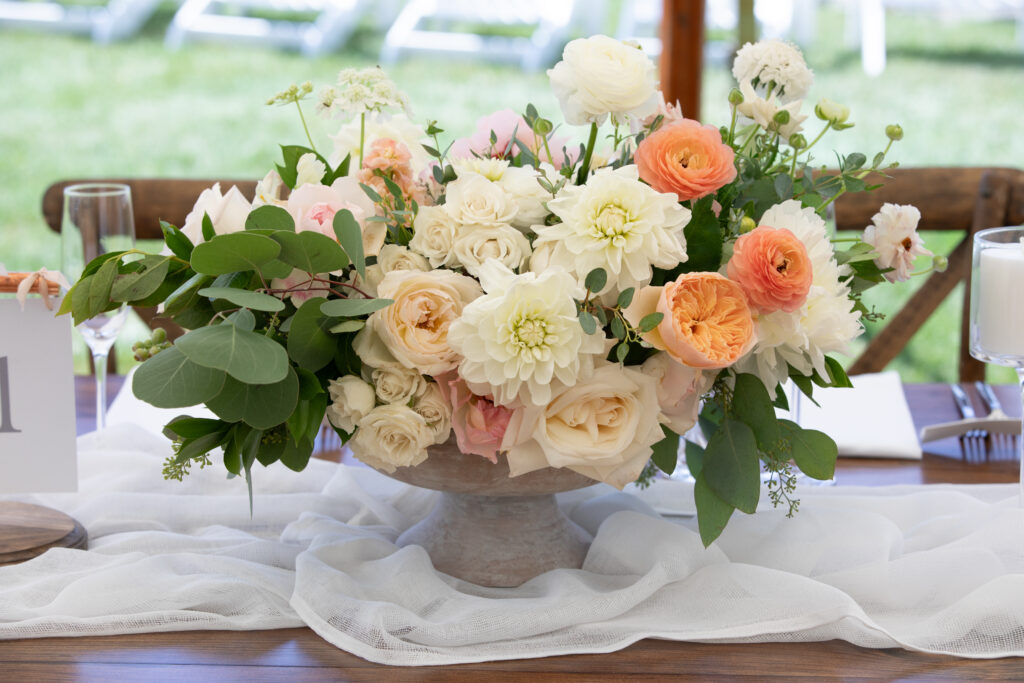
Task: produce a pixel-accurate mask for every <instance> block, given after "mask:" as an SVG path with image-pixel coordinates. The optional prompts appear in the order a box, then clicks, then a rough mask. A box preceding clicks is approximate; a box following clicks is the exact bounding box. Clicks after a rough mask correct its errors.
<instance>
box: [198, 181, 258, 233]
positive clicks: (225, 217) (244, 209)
mask: <svg viewBox="0 0 1024 683" xmlns="http://www.w3.org/2000/svg"><path fill="white" fill-rule="evenodd" d="M251 210H252V205H251V204H250V203H249V200H247V199H246V198H245V197H243V196H242V193H241V191H240V190H239V189H238V188H237V187H236V186H234V185H232V186H231V189H230V190H228V191H227V193H226V194H221V193H220V183H214V185H213V187H211V188H208V189H206V190H203V191H202V193H201V194H200V195H199V199H197V200H196V203H195V206H193V207H192V211H190V212H189V214H188V216H186V217H185V225H183V226H182V227H181V231H182V232H183V233H185V236H186V237H188V238H189V239H190V240H192V243H193V244H199V243H200V242H203V241H204V240H203V216H204V215H209V216H210V222H211V223H213V231H214V232H215V233H217V234H218V235H226V234H227V233H229V232H239V231H241V230H245V219H246V218H247V217H248V216H249V212H250V211H251Z"/></svg>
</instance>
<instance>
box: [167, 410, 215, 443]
mask: <svg viewBox="0 0 1024 683" xmlns="http://www.w3.org/2000/svg"><path fill="white" fill-rule="evenodd" d="M226 428H227V425H226V424H225V423H224V421H223V420H214V419H211V418H208V417H192V416H191V415H179V416H178V417H176V418H174V419H173V420H171V421H170V422H168V423H167V424H166V425H164V429H163V433H164V436H166V437H167V438H169V439H173V438H175V437H176V436H177V437H181V438H184V439H196V438H199V437H200V436H205V435H206V434H212V433H213V432H217V431H221V430H224V429H226Z"/></svg>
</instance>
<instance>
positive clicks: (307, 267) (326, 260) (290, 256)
mask: <svg viewBox="0 0 1024 683" xmlns="http://www.w3.org/2000/svg"><path fill="white" fill-rule="evenodd" d="M273 239H274V240H275V241H276V242H277V243H278V244H280V245H281V253H280V254H278V256H277V258H278V259H279V260H281V261H283V262H285V263H287V264H288V265H290V266H293V267H295V268H298V269H299V270H301V271H303V272H305V273H330V272H332V271H335V270H341V269H342V268H344V267H345V266H347V265H348V257H347V256H346V255H345V252H344V251H343V250H342V248H341V247H340V246H339V245H338V243H337V242H335V241H334V240H332V239H331V238H330V237H328V236H327V235H321V234H320V233H318V232H313V231H309V230H307V231H303V232H284V231H281V232H276V233H274V237H273Z"/></svg>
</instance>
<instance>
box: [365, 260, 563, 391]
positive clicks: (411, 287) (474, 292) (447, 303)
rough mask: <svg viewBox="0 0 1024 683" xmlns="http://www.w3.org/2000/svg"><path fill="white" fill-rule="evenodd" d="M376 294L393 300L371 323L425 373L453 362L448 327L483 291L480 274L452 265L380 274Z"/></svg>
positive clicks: (403, 359) (396, 352)
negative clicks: (465, 272) (457, 270)
mask: <svg viewBox="0 0 1024 683" xmlns="http://www.w3.org/2000/svg"><path fill="white" fill-rule="evenodd" d="M377 294H378V296H379V297H380V298H382V299H391V300H393V301H394V303H393V304H391V305H390V306H388V307H387V308H384V309H381V310H379V311H375V312H374V313H373V314H371V315H370V317H369V318H368V319H367V328H368V329H369V330H372V331H373V332H374V333H376V334H377V335H379V336H380V339H381V341H383V342H384V346H386V347H387V349H388V351H389V352H390V353H391V355H393V356H394V357H395V359H396V360H397V361H398V362H399V363H401V364H402V365H404V366H405V367H407V368H412V369H414V370H417V371H419V372H421V373H423V374H425V375H439V374H441V373H442V372H447V371H449V370H452V369H454V368H455V366H456V365H457V364H458V354H457V353H456V352H455V351H454V350H453V349H452V348H451V347H450V346H449V344H448V330H449V327H450V326H451V325H452V324H453V323H454V322H455V321H457V320H458V319H459V317H460V316H461V315H462V314H463V309H464V308H465V306H466V305H467V304H468V303H469V302H471V301H473V300H474V299H476V298H477V297H478V296H480V294H481V290H480V285H479V284H478V283H477V281H476V280H474V279H473V278H471V277H468V276H466V275H460V274H458V273H455V272H452V271H450V270H432V271H430V272H427V273H420V272H417V271H410V270H393V271H391V272H390V273H388V274H387V275H385V276H384V279H383V280H381V283H380V285H379V286H378V287H377ZM574 305H575V304H574ZM577 326H578V325H577Z"/></svg>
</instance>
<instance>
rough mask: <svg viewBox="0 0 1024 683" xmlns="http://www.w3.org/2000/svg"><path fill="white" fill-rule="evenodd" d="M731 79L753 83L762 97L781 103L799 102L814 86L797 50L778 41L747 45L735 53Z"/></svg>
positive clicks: (805, 64)
mask: <svg viewBox="0 0 1024 683" xmlns="http://www.w3.org/2000/svg"><path fill="white" fill-rule="evenodd" d="M732 75H733V76H734V77H735V78H736V81H737V82H738V83H744V82H753V83H754V85H755V86H756V87H757V90H758V92H760V93H762V94H777V95H778V96H779V98H780V101H781V102H783V103H787V102H792V101H794V100H802V99H803V98H805V97H806V96H807V92H808V91H809V90H810V89H811V84H813V83H814V73H813V72H812V71H811V70H810V69H809V68H807V62H806V61H804V55H803V53H802V52H800V48H798V47H797V46H796V45H793V44H792V43H786V42H783V41H781V40H762V41H759V42H757V43H747V44H746V45H744V46H743V47H741V48H740V49H739V51H738V52H737V53H736V59H735V61H733V63H732Z"/></svg>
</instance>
